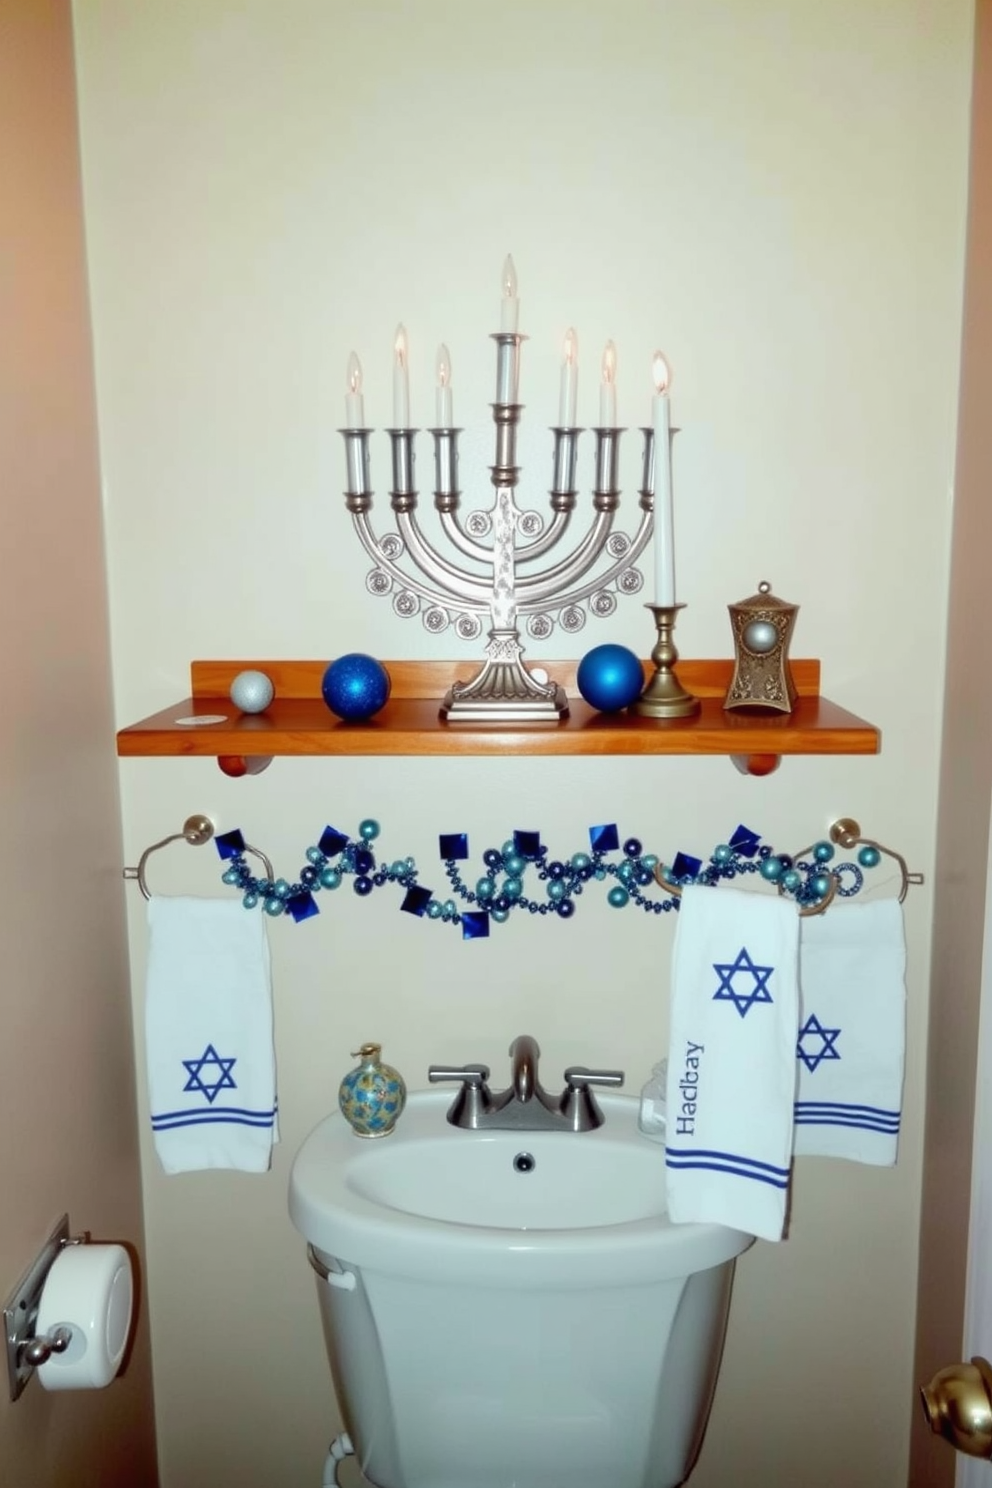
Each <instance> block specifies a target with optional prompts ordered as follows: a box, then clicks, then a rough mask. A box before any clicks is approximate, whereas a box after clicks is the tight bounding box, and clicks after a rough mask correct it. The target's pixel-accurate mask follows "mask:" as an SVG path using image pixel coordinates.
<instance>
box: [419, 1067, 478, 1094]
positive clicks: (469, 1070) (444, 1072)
mask: <svg viewBox="0 0 992 1488" xmlns="http://www.w3.org/2000/svg"><path fill="white" fill-rule="evenodd" d="M427 1078H428V1080H430V1082H431V1084H432V1085H437V1084H438V1082H439V1081H441V1080H461V1082H462V1084H463V1085H471V1086H473V1087H474V1088H475V1089H478V1087H479V1086H480V1085H482V1084H484V1083H485V1081H486V1080H488V1079H489V1066H488V1064H463V1065H457V1064H455V1065H448V1064H432V1065H430V1066H429V1067H428V1070H427Z"/></svg>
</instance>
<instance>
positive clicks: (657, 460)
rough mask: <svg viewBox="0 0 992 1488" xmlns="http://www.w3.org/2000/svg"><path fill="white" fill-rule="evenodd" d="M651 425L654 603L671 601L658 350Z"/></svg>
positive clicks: (668, 471) (665, 384) (664, 385)
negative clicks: (652, 452)
mask: <svg viewBox="0 0 992 1488" xmlns="http://www.w3.org/2000/svg"><path fill="white" fill-rule="evenodd" d="M652 371H653V373H654V386H655V394H654V400H653V402H652V405H651V411H652V423H653V425H654V588H655V604H656V605H674V603H675V518H674V513H673V510H672V457H671V449H672V446H671V437H670V432H671V421H670V417H669V406H668V389H669V388H670V386H671V382H672V377H671V373H670V372H669V370H668V363H667V362H666V361H665V358H664V357H663V356H662V354H661V352H660V351H656V352H655V354H654V360H653V362H652Z"/></svg>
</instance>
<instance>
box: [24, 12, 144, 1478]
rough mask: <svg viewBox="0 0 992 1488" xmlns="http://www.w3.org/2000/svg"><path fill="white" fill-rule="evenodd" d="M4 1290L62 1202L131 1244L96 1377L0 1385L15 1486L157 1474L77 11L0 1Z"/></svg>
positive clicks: (84, 1221) (83, 1223) (83, 1224)
mask: <svg viewBox="0 0 992 1488" xmlns="http://www.w3.org/2000/svg"><path fill="white" fill-rule="evenodd" d="M0 181H2V182H3V188H2V190H0V472H2V475H0V520H2V533H3V537H2V541H0V627H2V633H3V637H4V646H3V661H2V664H0V678H2V697H3V715H2V722H0V821H2V823H3V828H2V831H3V850H2V852H0V942H2V944H3V972H2V975H0V1035H2V1061H3V1064H2V1071H3V1072H2V1076H0V1194H2V1202H0V1294H2V1296H3V1297H4V1299H6V1297H7V1294H8V1292H9V1291H10V1290H11V1289H12V1288H13V1287H15V1286H16V1285H17V1283H18V1281H19V1279H20V1277H21V1275H22V1274H23V1272H24V1271H26V1270H27V1268H28V1266H29V1265H30V1264H31V1263H32V1261H33V1260H34V1258H35V1256H36V1255H37V1253H38V1252H39V1250H40V1249H41V1247H42V1245H43V1244H44V1242H45V1241H46V1239H47V1238H48V1236H49V1235H50V1234H51V1231H52V1228H53V1226H54V1225H55V1224H56V1222H57V1221H58V1219H59V1217H60V1216H61V1215H62V1214H63V1213H65V1212H68V1214H69V1218H70V1222H71V1224H72V1227H73V1231H74V1233H77V1234H78V1233H79V1232H80V1231H83V1230H88V1231H90V1233H91V1234H92V1236H93V1238H94V1239H95V1240H115V1241H120V1242H123V1243H124V1244H126V1245H128V1246H130V1247H131V1248H132V1251H133V1254H134V1258H135V1263H136V1272H137V1276H138V1287H139V1290H138V1296H139V1308H138V1324H137V1329H136V1334H135V1339H134V1344H133V1348H132V1352H131V1355H130V1359H129V1362H128V1363H127V1365H126V1368H125V1370H124V1373H123V1374H122V1376H121V1377H120V1378H119V1379H117V1380H115V1381H114V1382H113V1383H112V1385H110V1386H109V1387H108V1388H107V1389H106V1390H103V1391H100V1392H92V1391H90V1392H81V1391H80V1392H72V1393H60V1394H49V1393H46V1392H45V1391H44V1390H43V1389H42V1388H41V1385H40V1384H39V1382H38V1381H37V1380H31V1381H29V1383H28V1385H27V1388H26V1390H25V1392H24V1394H23V1395H22V1396H21V1397H20V1399H19V1400H18V1401H17V1402H15V1403H11V1402H10V1401H9V1400H8V1391H7V1376H6V1367H5V1365H6V1357H4V1372H3V1376H2V1379H3V1383H2V1385H0V1481H2V1482H3V1483H4V1484H9V1485H10V1488H15V1485H16V1488H70V1485H71V1488H153V1485H154V1483H155V1482H156V1469H155V1433H154V1419H153V1412H152V1384H151V1347H150V1340H149V1329H148V1309H147V1277H146V1274H145V1268H144V1261H143V1243H142V1241H143V1236H142V1215H141V1187H140V1176H139V1171H138V1138H137V1130H136V1124H135V1123H136V1117H135V1080H134V1073H133V1059H132V1032H131V1009H130V999H129V992H128V967H127V943H126V932H125V923H124V893H123V887H122V885H121V882H120V877H119V873H120V868H119V859H120V851H121V821H120V805H119V800H118V791H117V772H116V770H115V768H114V761H113V737H114V731H113V710H112V706H111V697H110V646H109V635H108V626H107V593H106V580H105V571H104V553H103V527H102V521H101V512H100V479H99V460H98V449H97V430H96V407H95V394H94V386H93V361H92V345H91V341H90V322H89V309H88V305H87V285H86V264H85V255H84V241H83V219H82V200H81V187H80V177H79V138H78V133H77V122H76V95H75V87H74V82H73V36H72V14H71V9H70V6H69V5H68V4H67V3H66V0H0Z"/></svg>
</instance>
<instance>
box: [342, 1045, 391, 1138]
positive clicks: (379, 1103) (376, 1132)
mask: <svg viewBox="0 0 992 1488" xmlns="http://www.w3.org/2000/svg"><path fill="white" fill-rule="evenodd" d="M381 1053H382V1045H381V1044H363V1045H362V1047H361V1048H360V1049H356V1050H355V1054H354V1057H355V1058H356V1059H358V1060H360V1061H361V1062H360V1063H359V1065H358V1067H357V1069H353V1070H349V1072H348V1074H346V1075H345V1077H344V1079H343V1080H342V1081H341V1087H340V1089H339V1090H338V1105H339V1106H340V1107H341V1114H342V1115H343V1116H344V1119H345V1121H347V1122H348V1124H349V1125H350V1126H351V1128H352V1130H353V1131H354V1132H355V1134H356V1135H357V1136H359V1137H386V1136H388V1135H389V1133H390V1132H391V1131H392V1129H393V1127H394V1126H395V1125H396V1122H397V1121H398V1120H399V1117H400V1114H401V1112H402V1110H403V1107H404V1105H405V1104H406V1084H405V1082H404V1080H403V1076H402V1075H401V1074H400V1073H399V1071H398V1070H395V1069H393V1067H392V1065H390V1064H383V1062H382V1061H381V1059H380V1058H379V1055H380V1054H381Z"/></svg>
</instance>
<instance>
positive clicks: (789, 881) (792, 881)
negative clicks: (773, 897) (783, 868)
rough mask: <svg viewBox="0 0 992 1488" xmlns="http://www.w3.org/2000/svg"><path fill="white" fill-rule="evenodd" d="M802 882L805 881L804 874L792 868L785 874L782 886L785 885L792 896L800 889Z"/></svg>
mask: <svg viewBox="0 0 992 1488" xmlns="http://www.w3.org/2000/svg"><path fill="white" fill-rule="evenodd" d="M802 881H803V876H802V874H801V873H799V872H798V870H797V869H795V868H790V869H788V871H787V872H785V873H783V874H782V884H783V887H785V888H787V889H788V890H789V892H790V894H794V893H795V891H796V890H797V889H798V888H799V886H800V884H801V883H802Z"/></svg>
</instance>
